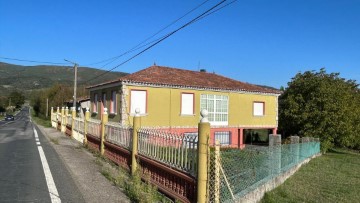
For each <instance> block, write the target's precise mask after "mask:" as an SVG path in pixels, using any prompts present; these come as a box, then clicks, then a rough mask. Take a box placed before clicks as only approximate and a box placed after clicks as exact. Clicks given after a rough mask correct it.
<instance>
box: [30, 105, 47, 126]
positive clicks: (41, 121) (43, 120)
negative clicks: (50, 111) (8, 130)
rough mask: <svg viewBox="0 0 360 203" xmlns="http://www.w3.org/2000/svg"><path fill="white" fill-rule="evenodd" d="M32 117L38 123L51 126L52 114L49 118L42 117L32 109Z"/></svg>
mask: <svg viewBox="0 0 360 203" xmlns="http://www.w3.org/2000/svg"><path fill="white" fill-rule="evenodd" d="M31 119H32V120H33V121H34V122H35V123H36V124H38V125H42V126H44V127H46V128H50V127H51V120H50V116H49V117H48V118H42V117H38V116H36V115H35V112H34V111H33V110H32V109H31Z"/></svg>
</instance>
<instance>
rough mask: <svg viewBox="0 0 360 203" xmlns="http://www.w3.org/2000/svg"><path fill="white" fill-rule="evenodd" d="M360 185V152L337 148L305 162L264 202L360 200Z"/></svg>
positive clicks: (263, 201)
mask: <svg viewBox="0 0 360 203" xmlns="http://www.w3.org/2000/svg"><path fill="white" fill-rule="evenodd" d="M359 188H360V153H357V152H352V151H348V150H343V149H336V150H332V151H330V152H328V153H326V154H324V155H322V156H321V157H318V158H316V159H313V160H311V161H310V162H309V163H308V164H306V165H304V166H302V167H301V168H300V170H299V171H298V172H296V173H295V174H294V175H293V176H292V177H291V178H289V179H288V180H287V181H285V182H284V184H282V185H281V186H279V187H277V188H276V189H275V190H273V191H271V192H268V193H266V194H265V196H264V198H263V199H262V201H261V202H262V203H272V202H324V203H325V202H326V203H327V202H359V200H360V189H359Z"/></svg>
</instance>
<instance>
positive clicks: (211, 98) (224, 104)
mask: <svg viewBox="0 0 360 203" xmlns="http://www.w3.org/2000/svg"><path fill="white" fill-rule="evenodd" d="M200 106H201V109H206V110H208V112H209V116H208V119H209V121H210V123H211V124H212V125H228V114H229V113H228V112H229V97H228V96H223V95H211V94H202V95H201V99H200Z"/></svg>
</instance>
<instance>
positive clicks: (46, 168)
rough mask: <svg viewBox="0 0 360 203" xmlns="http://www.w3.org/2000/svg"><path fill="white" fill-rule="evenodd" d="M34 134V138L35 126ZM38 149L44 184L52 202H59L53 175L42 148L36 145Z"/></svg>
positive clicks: (36, 135) (36, 134)
mask: <svg viewBox="0 0 360 203" xmlns="http://www.w3.org/2000/svg"><path fill="white" fill-rule="evenodd" d="M34 134H35V138H37V137H38V133H37V131H36V129H35V128H34ZM39 144H40V142H39ZM38 150H39V154H40V159H41V163H42V166H43V169H44V174H45V179H46V184H47V187H48V189H49V194H50V198H51V202H52V203H61V199H60V197H59V193H58V191H57V188H56V185H55V182H54V179H53V176H52V174H51V171H50V167H49V164H48V162H47V160H46V157H45V153H44V150H43V148H42V147H41V146H38Z"/></svg>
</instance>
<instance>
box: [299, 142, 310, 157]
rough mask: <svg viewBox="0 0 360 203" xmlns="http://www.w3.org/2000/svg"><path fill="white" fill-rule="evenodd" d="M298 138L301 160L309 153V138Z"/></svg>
mask: <svg viewBox="0 0 360 203" xmlns="http://www.w3.org/2000/svg"><path fill="white" fill-rule="evenodd" d="M300 140H301V145H300V146H301V149H300V158H301V160H304V159H306V157H308V155H309V154H310V153H309V150H310V147H309V141H310V138H309V137H302V138H301V139H300Z"/></svg>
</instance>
